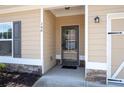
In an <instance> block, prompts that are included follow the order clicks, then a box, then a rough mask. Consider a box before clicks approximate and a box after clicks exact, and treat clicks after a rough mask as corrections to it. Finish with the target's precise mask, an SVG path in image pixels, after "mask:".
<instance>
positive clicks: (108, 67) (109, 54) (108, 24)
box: [106, 13, 124, 83]
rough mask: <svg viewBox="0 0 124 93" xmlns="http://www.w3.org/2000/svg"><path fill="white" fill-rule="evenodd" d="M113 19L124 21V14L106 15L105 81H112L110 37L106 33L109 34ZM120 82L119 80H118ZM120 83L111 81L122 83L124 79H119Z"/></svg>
mask: <svg viewBox="0 0 124 93" xmlns="http://www.w3.org/2000/svg"><path fill="white" fill-rule="evenodd" d="M113 19H124V13H110V14H107V25H106V27H107V31H106V37H107V39H106V42H107V50H106V53H107V54H106V55H107V59H106V61H107V81H108V79H112V77H111V65H112V62H111V61H112V60H111V52H112V44H111V43H112V42H111V41H112V39H111V38H112V36H111V35H109V34H108V32H111V31H112V29H111V25H112V24H111V21H112V20H113ZM115 80H118V79H115ZM119 80H120V79H119ZM121 80H122V82H118V81H113V82H116V83H124V79H121Z"/></svg>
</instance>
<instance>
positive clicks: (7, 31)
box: [0, 22, 13, 56]
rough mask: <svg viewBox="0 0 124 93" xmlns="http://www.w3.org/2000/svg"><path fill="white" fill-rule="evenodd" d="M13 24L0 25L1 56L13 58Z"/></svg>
mask: <svg viewBox="0 0 124 93" xmlns="http://www.w3.org/2000/svg"><path fill="white" fill-rule="evenodd" d="M12 27H13V24H12V22H6V23H0V56H12Z"/></svg>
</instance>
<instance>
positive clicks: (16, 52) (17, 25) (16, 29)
mask: <svg viewBox="0 0 124 93" xmlns="http://www.w3.org/2000/svg"><path fill="white" fill-rule="evenodd" d="M13 57H15V58H20V57H21V21H14V22H13Z"/></svg>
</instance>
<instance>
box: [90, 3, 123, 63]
mask: <svg viewBox="0 0 124 93" xmlns="http://www.w3.org/2000/svg"><path fill="white" fill-rule="evenodd" d="M120 12H124V6H114V5H113V6H107V5H106V6H105V5H101V6H99V5H89V6H88V40H89V41H88V61H90V62H104V63H105V62H106V49H107V48H106V43H107V42H106V24H107V14H109V13H120ZM96 16H99V17H100V23H94V18H95V17H96Z"/></svg>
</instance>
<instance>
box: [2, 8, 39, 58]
mask: <svg viewBox="0 0 124 93" xmlns="http://www.w3.org/2000/svg"><path fill="white" fill-rule="evenodd" d="M12 21H21V23H22V24H21V26H22V28H21V35H22V36H21V52H22V58H33V59H39V58H40V10H30V11H23V12H14V13H8V14H1V15H0V22H12Z"/></svg>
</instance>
